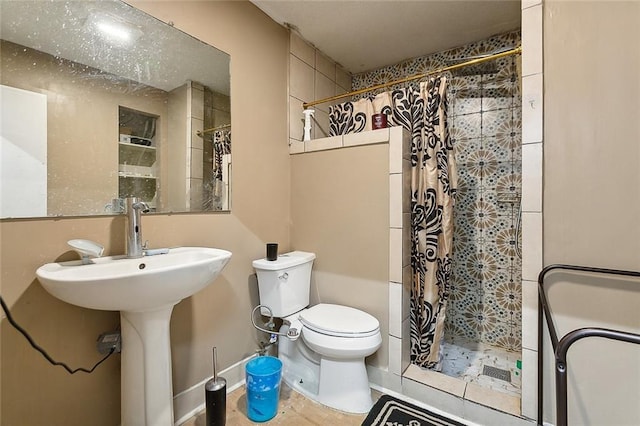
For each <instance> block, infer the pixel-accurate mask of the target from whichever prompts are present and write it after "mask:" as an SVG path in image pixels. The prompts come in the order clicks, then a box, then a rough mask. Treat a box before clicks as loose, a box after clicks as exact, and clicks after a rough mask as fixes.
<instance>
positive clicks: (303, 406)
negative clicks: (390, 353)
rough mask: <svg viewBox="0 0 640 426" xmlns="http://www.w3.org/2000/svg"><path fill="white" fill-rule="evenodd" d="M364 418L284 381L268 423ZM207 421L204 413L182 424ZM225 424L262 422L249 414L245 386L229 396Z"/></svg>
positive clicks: (308, 425)
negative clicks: (308, 395)
mask: <svg viewBox="0 0 640 426" xmlns="http://www.w3.org/2000/svg"><path fill="white" fill-rule="evenodd" d="M372 397H373V400H374V402H375V401H377V400H378V398H379V397H380V393H379V392H377V391H372ZM365 417H366V414H346V413H343V412H341V411H337V410H333V409H331V408H328V407H325V406H323V405H321V404H318V403H317V402H314V401H311V400H310V399H308V398H306V397H304V396H302V395H301V394H299V393H298V392H295V391H293V390H291V388H289V387H288V386H287V385H285V384H284V383H283V384H282V388H281V389H280V402H279V404H278V414H276V416H275V417H274V418H273V419H272V420H269V421H268V422H267V423H268V424H269V425H282V426H326V425H345V426H359V425H361V424H362V421H363V420H364V418H365ZM205 424H206V415H205V413H204V412H202V413H200V414H197V415H196V416H194V417H192V418H190V419H189V420H187V421H186V422H185V423H183V424H182V426H205ZM226 424H227V425H230V426H249V425H256V424H260V423H254V422H252V421H251V420H249V418H248V417H247V402H246V390H245V387H244V386H242V387H240V388H238V389H236V390H234V391H233V392H231V393H229V394H228V395H227V422H226Z"/></svg>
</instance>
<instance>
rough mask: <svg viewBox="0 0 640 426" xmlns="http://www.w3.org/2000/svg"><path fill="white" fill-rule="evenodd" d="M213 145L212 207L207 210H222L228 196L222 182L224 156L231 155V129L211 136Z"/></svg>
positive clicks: (219, 131) (218, 131)
mask: <svg viewBox="0 0 640 426" xmlns="http://www.w3.org/2000/svg"><path fill="white" fill-rule="evenodd" d="M211 142H212V143H213V175H212V176H211V177H212V181H211V182H210V183H209V185H210V188H209V190H210V191H211V205H210V206H207V207H205V208H210V209H212V210H222V208H223V204H224V197H225V196H226V195H227V194H226V190H225V183H224V181H223V180H222V167H223V165H222V156H223V155H225V154H231V129H224V130H216V131H214V132H213V134H212V135H211Z"/></svg>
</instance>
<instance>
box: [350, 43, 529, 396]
mask: <svg viewBox="0 0 640 426" xmlns="http://www.w3.org/2000/svg"><path fill="white" fill-rule="evenodd" d="M519 44H520V32H519V31H514V32H511V33H506V34H502V35H497V36H494V37H491V38H490V39H487V40H482V41H479V42H475V43H471V44H468V45H465V46H461V47H459V48H456V49H452V50H449V51H445V52H440V53H436V54H433V55H428V56H425V57H421V58H414V59H410V60H407V61H405V62H402V63H400V64H397V65H393V66H390V67H385V68H382V69H379V70H375V71H372V72H370V73H365V74H360V75H356V76H354V78H353V90H354V91H358V90H365V89H366V88H367V87H372V86H375V85H377V84H381V83H385V79H387V78H389V76H392V77H393V78H395V79H402V78H405V77H407V75H406V74H419V73H424V72H429V71H430V70H433V69H438V68H442V67H450V66H451V65H455V64H457V63H461V62H467V61H469V60H470V59H471V60H473V59H475V58H481V57H484V56H488V55H490V54H492V53H495V52H503V51H505V50H508V49H511V48H514V47H516V46H518V45H519ZM518 60H519V56H517V55H510V56H505V57H501V58H499V59H495V60H490V61H486V62H482V63H478V64H475V65H471V66H464V67H460V68H457V69H455V70H452V71H451V72H448V73H447V74H446V76H447V78H448V89H447V97H448V111H447V117H448V118H447V124H448V128H449V135H450V138H451V142H452V144H453V147H454V153H455V161H456V168H457V174H458V184H457V186H458V187H457V193H456V200H455V207H454V238H453V247H454V248H453V267H452V273H451V275H452V276H451V282H450V289H449V291H450V292H449V296H448V300H447V308H446V319H445V333H444V343H443V345H442V346H441V347H440V355H441V357H442V362H441V366H442V369H441V372H442V373H444V374H446V375H449V376H452V377H456V378H459V379H462V380H464V381H466V382H468V383H469V382H473V383H476V384H478V385H480V386H482V387H484V388H490V389H493V390H496V391H500V392H503V393H507V394H509V395H512V396H515V397H520V393H521V392H520V387H521V382H520V378H521V376H520V374H521V372H520V369H521V358H522V357H521V349H522V290H521V283H522V254H521V251H520V247H521V236H520V229H521V205H520V200H521V193H522V190H521V187H522V149H521V146H522V138H521V133H522V131H521V129H522V119H521V94H520V81H521V76H520V70H519V64H518ZM405 73H406V74H405ZM394 88H396V87H395V86H392V87H391V89H394ZM370 95H372V93H365V94H364V96H370ZM406 344H408V343H406Z"/></svg>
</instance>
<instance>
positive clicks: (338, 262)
mask: <svg viewBox="0 0 640 426" xmlns="http://www.w3.org/2000/svg"><path fill="white" fill-rule="evenodd" d="M388 152H389V146H388V144H381V145H367V146H360V147H352V148H345V149H338V150H330V151H320V152H311V153H305V154H299V155H294V156H292V157H291V247H292V248H293V249H295V250H302V251H310V252H313V253H316V256H317V259H316V260H315V262H314V267H313V269H314V272H313V281H312V289H311V290H312V294H311V303H318V302H322V303H338V304H344V305H347V306H353V307H355V308H359V309H362V310H364V311H366V312H368V313H370V314H371V315H373V316H375V317H376V318H377V319H378V321H380V327H381V332H382V336H383V337H384V340H385V341H384V342H383V345H382V348H381V349H380V350H378V351H377V352H376V354H375V355H374V356H372V357H371V359H369V360H368V362H369V363H371V364H372V365H375V366H379V367H382V368H386V367H387V364H388V356H387V354H388V343H387V341H386V340H387V337H388V323H389V320H388V315H389V314H388V312H389V302H388V296H389V154H388Z"/></svg>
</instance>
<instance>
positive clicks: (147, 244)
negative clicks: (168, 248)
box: [142, 240, 149, 250]
mask: <svg viewBox="0 0 640 426" xmlns="http://www.w3.org/2000/svg"><path fill="white" fill-rule="evenodd" d="M148 248H149V240H146V241H145V242H144V244H143V245H142V250H146V249H148Z"/></svg>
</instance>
